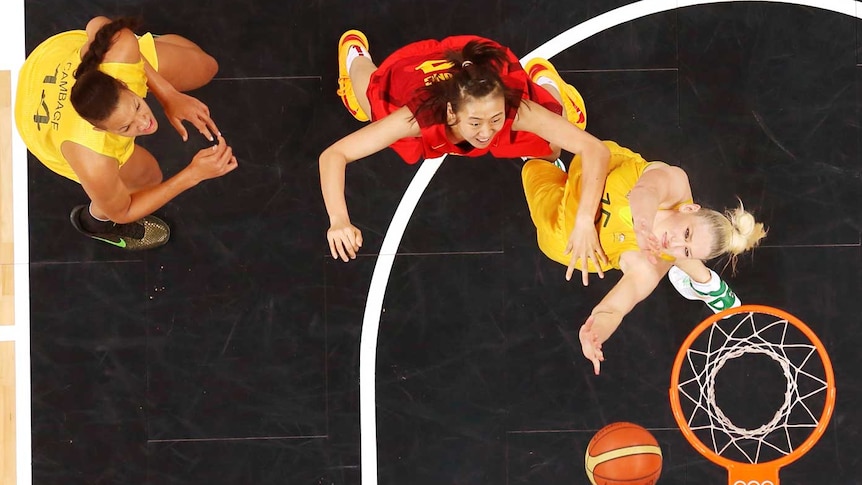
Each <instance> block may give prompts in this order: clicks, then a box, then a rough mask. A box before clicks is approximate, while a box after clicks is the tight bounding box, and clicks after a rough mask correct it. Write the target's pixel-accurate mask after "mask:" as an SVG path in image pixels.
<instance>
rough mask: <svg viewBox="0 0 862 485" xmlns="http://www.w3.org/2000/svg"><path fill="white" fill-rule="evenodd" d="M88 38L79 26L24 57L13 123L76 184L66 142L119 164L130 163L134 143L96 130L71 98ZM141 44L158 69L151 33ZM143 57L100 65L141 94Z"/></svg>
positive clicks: (144, 80) (49, 163) (43, 158)
mask: <svg viewBox="0 0 862 485" xmlns="http://www.w3.org/2000/svg"><path fill="white" fill-rule="evenodd" d="M86 42H87V33H86V32H85V31H83V30H73V31H69V32H63V33H60V34H57V35H55V36H53V37H51V38H49V39H47V40H46V41H44V42H42V43H41V44H40V45H39V46H38V47H36V49H34V50H33V52H32V53H31V54H30V55H29V56H28V57H27V60H26V61H24V65H23V66H22V68H21V72H20V74H19V77H18V90H17V94H16V98H15V124H16V126H17V127H18V132H19V133H20V134H21V138H22V139H23V140H24V143H25V144H26V145H27V148H28V149H29V150H30V151H31V152H32V153H33V155H35V156H36V158H38V159H39V161H41V162H42V163H43V164H44V165H45V166H47V167H48V168H50V169H51V170H53V171H54V172H56V173H58V174H60V175H62V176H64V177H67V178H69V179H72V180H74V181H76V182H80V181H79V180H78V177H77V175H75V172H74V171H73V170H72V167H70V166H69V164H68V162H66V160H65V159H64V157H63V154H62V153H61V151H60V146H61V144H62V143H63V142H64V141H71V142H74V143H77V144H79V145H83V146H85V147H87V148H89V149H90V150H93V151H94V152H96V153H99V154H101V155H105V156H108V157H111V158H114V159H116V160H117V162H118V164H119V165H122V164H124V163H126V161H128V159H129V157H130V156H131V155H132V151H133V150H134V144H135V139H134V138H130V137H125V136H120V135H114V134H111V133H106V132H103V131H96V130H95V129H94V128H93V125H91V124H90V123H89V122H87V121H86V120H84V119H83V118H81V116H80V115H78V113H77V112H75V109H74V108H73V107H72V104H71V103H70V102H69V92H70V90H71V89H72V86H73V85H74V84H75V78H74V75H73V73H74V72H75V69H77V68H78V66H79V65H80V64H81V47H83V45H84V43H86ZM139 43H140V44H141V46H142V48H143V47H145V46H146V49H142V54H143V55H144V56H145V57H146V58H147V59H148V60H150V61H151V62H150V63H151V65H153V66H154V68H157V67H156V66H158V61H157V59H156V56H155V46H154V43H153V38H152V36H151V35H150V34H147V35H145V36H143V37H141V38H140V39H139ZM146 51H151V52H146ZM150 57H152V59H150ZM143 59H144V58H143V57H142V59H141V60H140V62H138V63H136V64H121V63H104V64H101V65H100V66H99V69H100V70H101V71H103V72H105V73H106V74H108V75H111V76H113V77H115V78H117V79H119V80H121V81H123V82H124V83H126V85H127V86H128V87H129V89H130V90H132V91H133V92H134V93H135V94H137V95H138V96H141V97H144V96H146V95H147V78H146V74H145V72H144V60H143Z"/></svg>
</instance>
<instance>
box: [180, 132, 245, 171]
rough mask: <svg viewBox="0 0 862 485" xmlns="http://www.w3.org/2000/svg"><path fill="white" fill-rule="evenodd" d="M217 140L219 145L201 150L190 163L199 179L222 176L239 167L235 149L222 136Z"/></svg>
mask: <svg viewBox="0 0 862 485" xmlns="http://www.w3.org/2000/svg"><path fill="white" fill-rule="evenodd" d="M217 140H218V145H214V146H212V147H208V148H204V149H203V150H201V151H199V152H198V153H197V154H196V155H195V156H194V158H192V161H191V163H190V164H189V167H190V168H191V169H192V170H194V174H195V178H196V180H197V181H202V180H207V179H211V178H216V177H221V176H222V175H224V174H226V173H228V172H231V171H233V170H234V169H236V167H237V161H236V157H235V156H234V154H233V149H232V148H231V147H229V146H228V144H227V142H225V141H224V138H222V137H221V136H219V137H218V139H217Z"/></svg>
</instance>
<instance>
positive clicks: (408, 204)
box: [359, 0, 862, 485]
mask: <svg viewBox="0 0 862 485" xmlns="http://www.w3.org/2000/svg"><path fill="white" fill-rule="evenodd" d="M740 1H744V0H703V1H698V0H678V1H672V0H642V1H640V2H635V3H632V4H629V5H625V6H622V7H619V8H616V9H614V10H611V11H609V12H605V13H603V14H601V15H599V16H597V17H594V18H592V19H589V20H587V21H585V22H583V23H581V24H578V25H576V26H574V27H572V28H571V29H569V30H567V31H565V32H563V33H562V34H560V35H558V36H556V37H554V38H553V39H551V40H549V41H548V42H546V43H545V44H543V45H542V46H540V47H539V48H537V49H535V50H534V51H532V52H530V53H529V54H527V55H526V56H524V57H523V58H522V59H521V63H522V64H526V61H528V60H530V59H532V58H533V57H543V58H545V59H550V58H552V57H554V56H555V55H557V54H559V53H560V52H562V51H564V50H565V49H568V48H569V47H571V46H573V45H575V44H577V43H578V42H580V41H582V40H584V39H586V38H588V37H591V36H593V35H595V34H597V33H599V32H602V31H604V30H607V29H609V28H611V27H616V26H617V25H621V24H624V23H626V22H630V21H632V20H636V19H639V18H642V17H646V16H647V15H652V14H655V13H659V12H665V11H668V10H673V9H675V8H681V7H691V6H696V5H706V4H713V3H730V2H740ZM761 2H762V3H784V4H790V5H799V6H804V7H815V8H819V9H822V10H830V11H833V12H836V13H840V14H844V15H849V16H851V17H856V18H860V16H859V12H860V10H862V9H860V6H862V2H858V1H856V0H796V1H784V0H761ZM443 158H445V157H441V158H436V159H433V160H426V161H425V162H424V163H423V164H422V166H421V167H420V168H419V171H418V172H417V173H416V175H415V176H414V178H413V181H412V182H411V183H410V186H409V187H407V190H406V191H405V192H404V196H403V197H402V199H401V202H400V203H399V204H398V209H396V211H395V215H394V216H392V222H391V223H390V224H389V228H388V229H387V230H386V236H385V237H384V239H383V246H382V247H381V248H380V256H379V257H378V258H377V263H376V265H375V266H374V273H373V274H372V276H371V284H370V286H369V288H368V299H367V300H366V303H365V314H364V316H363V318H362V335H361V336H360V343H359V423H360V424H359V433H360V452H361V454H360V467H361V473H362V484H363V485H377V475H378V473H377V405H376V402H377V401H376V397H375V396H376V389H375V384H376V382H375V371H376V369H375V366H376V362H377V335H378V333H379V331H380V315H381V312H382V310H383V299H384V296H385V295H386V286H387V284H388V283H389V274H390V273H391V270H392V263H393V262H394V261H395V255H396V253H397V251H398V246H399V245H400V243H401V238H402V237H403V235H404V229H405V228H406V227H407V223H408V222H409V221H410V217H411V216H412V215H413V210H414V209H415V208H416V204H417V203H418V202H419V199H420V198H421V197H422V194H423V193H424V192H425V189H426V188H427V187H428V184H429V183H430V182H431V179H432V178H433V177H434V174H435V173H436V172H437V169H438V168H439V167H440V165H441V164H442V163H443Z"/></svg>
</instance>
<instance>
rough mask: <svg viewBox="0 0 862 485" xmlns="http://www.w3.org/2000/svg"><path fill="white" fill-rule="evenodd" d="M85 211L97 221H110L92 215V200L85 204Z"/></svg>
mask: <svg viewBox="0 0 862 485" xmlns="http://www.w3.org/2000/svg"><path fill="white" fill-rule="evenodd" d="M87 211H88V212H89V213H90V216H91V217H92V218H93V219H95V220H97V221H102V222H108V221H110V219H102V218H101V217H96V216H94V215H93V203H92V202H90V205H88V206H87Z"/></svg>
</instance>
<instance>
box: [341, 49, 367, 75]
mask: <svg viewBox="0 0 862 485" xmlns="http://www.w3.org/2000/svg"><path fill="white" fill-rule="evenodd" d="M360 56H361V57H364V58H366V59H368V60H369V61H370V60H371V54H369V53H368V51H366V50H365V49H363V48H362V46H361V45H356V44H354V45H352V46H350V49H348V50H347V72H350V65H351V64H353V61H354V60H355V59H356V58H357V57H360Z"/></svg>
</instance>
